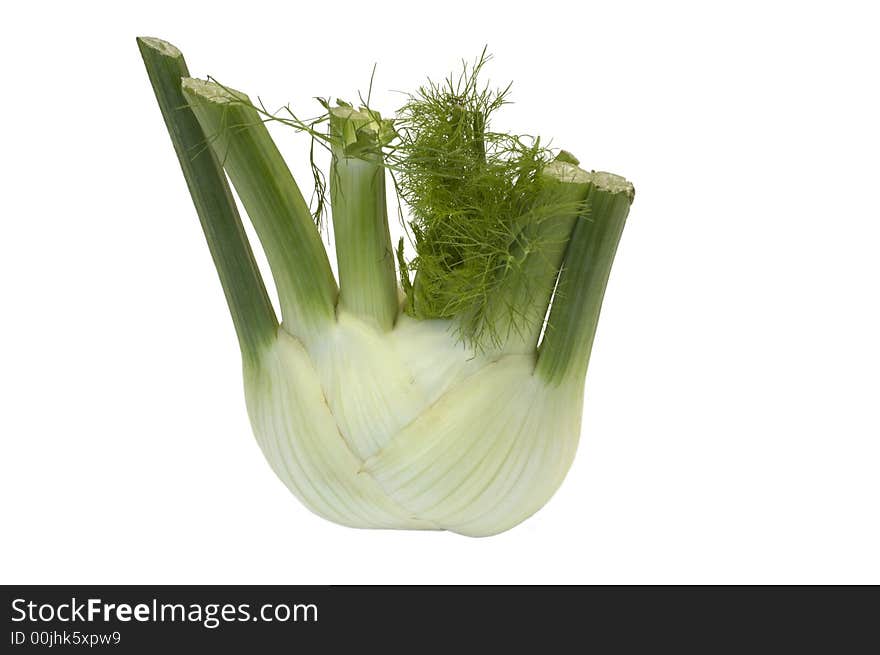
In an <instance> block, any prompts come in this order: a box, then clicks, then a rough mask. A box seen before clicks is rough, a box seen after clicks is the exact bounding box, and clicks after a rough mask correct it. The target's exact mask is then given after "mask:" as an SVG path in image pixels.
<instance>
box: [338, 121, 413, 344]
mask: <svg viewBox="0 0 880 655" xmlns="http://www.w3.org/2000/svg"><path fill="white" fill-rule="evenodd" d="M329 114H330V131H331V135H332V136H333V146H332V156H333V159H332V163H331V169H330V203H331V208H332V214H333V232H334V237H335V241H336V259H337V262H338V265H339V307H340V308H343V309H345V310H347V311H349V312H351V313H352V314H354V315H355V316H357V317H359V318H361V319H363V320H366V321H370V322H373V323H375V324H376V325H377V326H378V327H379V329H381V330H382V331H385V332H387V331H388V330H391V328H393V327H394V321H395V319H396V318H397V310H398V304H399V302H398V295H397V279H396V277H395V272H394V251H393V250H392V248H391V233H390V231H389V228H388V211H387V208H386V200H385V164H384V162H383V161H382V154H381V151H380V150H379V148H378V147H376V150H375V152H369V153H359V154H358V156H356V157H355V156H348V155H346V153H345V148H346V146H349V145H350V144H352V143H353V142H354V141H355V140H356V138H357V135H358V133H360V134H361V135H365V134H366V135H370V134H372V133H373V132H374V131H378V129H379V126H378V125H377V124H376V118H377V117H376V116H374V115H373V114H371V113H369V112H366V111H357V110H355V109H353V108H351V107H345V106H343V107H334V108H332V109H330V111H329ZM373 128H375V130H373ZM367 138H370V137H369V136H367Z"/></svg>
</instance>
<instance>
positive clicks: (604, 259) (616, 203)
mask: <svg viewBox="0 0 880 655" xmlns="http://www.w3.org/2000/svg"><path fill="white" fill-rule="evenodd" d="M591 178H592V183H591V185H590V190H589V192H588V194H587V201H588V203H589V208H590V214H589V218H585V219H581V220H578V221H577V223H576V224H575V227H574V231H573V232H572V235H571V240H570V241H569V243H568V248H567V250H566V252H565V262H564V264H563V269H562V271H561V273H560V274H559V283H558V285H557V290H556V293H555V295H554V298H553V307H552V308H551V310H550V318H549V320H548V324H547V330H546V332H545V334H544V339H543V341H542V342H541V347H540V349H539V353H538V364H537V368H536V372H537V373H538V375H540V376H541V377H542V378H543V379H544V380H546V381H547V382H548V383H550V384H556V385H560V384H563V383H577V382H582V381H583V379H584V376H585V375H586V373H587V365H588V364H589V361H590V351H591V350H592V347H593V338H594V336H595V335H596V326H597V324H598V321H599V311H600V309H601V307H602V298H603V296H604V295H605V286H606V285H607V283H608V276H609V274H610V273H611V264H612V263H613V261H614V255H615V253H616V252H617V244H618V243H619V242H620V236H621V234H622V233H623V226H624V224H625V222H626V217H627V214H629V208H630V205H631V204H632V200H633V196H634V191H633V186H632V184H630V183H629V182H627V181H626V180H625V179H623V178H622V177H620V176H618V175H612V174H610V173H592V174H591Z"/></svg>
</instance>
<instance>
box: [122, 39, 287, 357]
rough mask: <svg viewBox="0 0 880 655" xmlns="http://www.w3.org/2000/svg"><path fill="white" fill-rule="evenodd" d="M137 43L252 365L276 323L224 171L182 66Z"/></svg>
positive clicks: (161, 48)
mask: <svg viewBox="0 0 880 655" xmlns="http://www.w3.org/2000/svg"><path fill="white" fill-rule="evenodd" d="M137 44H138V48H139V49H140V52H141V57H142V58H143V60H144V66H146V69H147V74H148V75H149V78H150V83H151V84H152V86H153V91H154V92H155V94H156V100H157V102H158V104H159V109H160V111H161V112H162V117H163V118H164V119H165V125H166V126H167V128H168V133H169V134H170V135H171V142H172V144H173V145H174V150H175V152H176V153H177V159H178V161H179V162H180V167H181V168H182V169H183V175H184V177H185V178H186V183H187V186H188V187H189V192H190V195H191V196H192V199H193V204H194V205H195V208H196V213H197V214H198V215H199V221H200V222H201V224H202V230H203V231H204V233H205V238H206V239H207V241H208V248H209V249H210V251H211V257H212V258H213V259H214V265H215V266H216V268H217V273H218V274H219V275H220V284H221V285H222V286H223V292H224V294H225V295H226V302H227V303H228V305H229V311H230V313H231V314H232V322H233V324H234V325H235V332H236V334H237V335H238V342H239V346H240V347H241V353H242V358H243V360H244V362H245V365H246V366H255V365H256V364H257V363H258V362H259V358H260V353H261V351H262V349H263V348H264V347H265V346H266V345H267V344H269V343H270V342H271V341H272V340H273V339H274V338H275V333H276V330H277V329H278V320H277V318H276V317H275V312H274V311H273V310H272V305H271V303H270V302H269V296H268V295H267V294H266V288H265V286H264V285H263V279H262V278H261V277H260V272H259V269H258V268H257V264H256V262H255V261H254V256H253V253H252V252H251V248H250V244H249V243H248V240H247V236H246V234H245V231H244V227H243V226H242V223H241V217H240V216H239V214H238V209H237V208H236V206H235V200H234V199H233V197H232V192H231V191H230V189H229V185H228V184H227V183H226V177H225V176H224V175H223V169H222V168H221V167H220V163H219V162H218V161H217V157H216V156H215V154H214V153H213V152H211V150H209V149H205V148H204V144H205V143H206V137H205V133H204V132H203V131H202V128H201V126H200V125H199V123H198V121H197V120H196V117H195V115H194V114H193V112H192V111H191V110H190V109H189V108H188V107H187V105H186V100H185V99H184V97H183V94H182V93H181V79H182V78H184V77H188V76H189V71H188V70H187V67H186V62H185V61H184V59H183V55H182V54H181V52H180V51H179V50H178V49H177V48H175V47H174V46H173V45H171V44H170V43H166V42H165V41H161V40H159V39H154V38H150V37H140V38H138V39H137Z"/></svg>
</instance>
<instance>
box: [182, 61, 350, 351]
mask: <svg viewBox="0 0 880 655" xmlns="http://www.w3.org/2000/svg"><path fill="white" fill-rule="evenodd" d="M182 88H183V95H184V97H185V98H186V100H187V102H188V103H189V106H190V107H191V108H192V110H193V112H194V113H195V116H196V118H197V119H198V121H199V123H200V124H201V126H202V129H203V130H204V132H205V133H206V134H208V135H209V142H210V147H211V149H213V151H214V152H215V154H216V155H217V157H218V158H219V159H220V161H221V162H222V163H223V167H224V168H225V169H226V173H227V174H228V175H229V179H230V180H231V181H232V184H233V186H234V187H235V190H236V191H237V192H238V195H239V198H241V201H242V204H243V205H244V207H245V209H246V210H247V213H248V216H249V217H250V219H251V221H252V222H253V224H254V228H255V229H256V231H257V235H258V236H259V238H260V242H261V243H262V245H263V249H264V250H265V252H266V258H267V259H268V260H269V266H270V268H271V269H272V276H273V277H274V279H275V285H276V287H277V289H278V299H279V302H280V305H281V315H282V318H283V327H284V328H285V329H286V330H287V331H288V332H290V333H291V334H293V335H294V336H297V337H299V338H301V339H302V340H303V341H305V342H308V341H310V340H311V339H312V338H314V337H315V336H316V335H318V334H320V333H321V332H322V331H323V330H325V329H326V328H327V326H328V325H329V324H331V323H332V322H333V321H335V311H336V297H337V293H338V289H337V287H336V280H335V279H334V277H333V272H332V271H331V270H330V262H329V260H328V259H327V253H326V251H325V250H324V246H323V244H322V243H321V238H320V235H319V234H318V230H317V228H316V227H315V224H314V223H313V222H312V216H311V214H310V213H309V208H308V205H307V204H306V201H305V200H304V199H303V196H302V193H301V192H300V190H299V187H297V185H296V182H295V181H294V179H293V176H292V175H291V174H290V169H288V167H287V164H286V163H285V162H284V159H283V158H282V156H281V153H280V152H278V148H277V147H276V146H275V143H274V142H273V141H272V137H271V136H269V131H268V130H267V129H266V126H265V124H264V123H263V121H262V119H261V118H260V116H259V114H258V113H257V112H256V110H255V109H254V108H253V106H252V105H251V102H250V100H249V99H248V98H247V96H245V95H244V94H242V93H240V92H238V91H233V90H231V89H227V88H226V87H221V86H220V85H218V84H216V83H214V82H205V81H203V80H197V79H193V78H185V79H184V80H183V82H182Z"/></svg>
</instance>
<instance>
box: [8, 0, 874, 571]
mask: <svg viewBox="0 0 880 655" xmlns="http://www.w3.org/2000/svg"><path fill="white" fill-rule="evenodd" d="M869 6H870V4H869V3H864V4H855V3H847V2H837V3H833V4H831V3H823V4H818V3H809V2H797V3H772V2H760V3H749V2H736V3H728V4H727V6H726V7H721V5H720V3H692V4H686V3H677V2H673V3H651V2H645V3H632V2H614V3H610V2H602V3H594V2H572V3H568V4H566V3H563V2H554V3H545V4H543V5H542V4H541V3H535V2H523V3H517V2H512V1H508V2H496V3H478V2H473V1H471V2H455V1H446V2H442V3H440V4H439V5H438V4H437V3H430V2H428V3H417V2H401V3H391V2H387V3H383V2H371V3H364V2H360V3H357V4H356V5H354V4H352V5H346V3H344V2H341V1H340V0H336V1H334V2H332V3H298V2H283V3H272V2H259V3H242V2H236V3H226V2H219V1H217V0H214V1H212V2H188V3H183V2H157V1H153V2H149V3H137V4H134V3H118V2H117V3H107V4H106V5H99V4H97V3H79V2H77V3H57V4H54V5H53V4H47V3H14V4H12V5H9V6H7V7H6V8H5V9H4V10H3V13H4V15H3V19H2V27H0V30H2V39H0V67H2V76H0V79H2V83H3V91H2V94H3V98H2V103H0V113H2V123H0V124H2V126H3V134H2V146H0V147H2V157H0V167H2V175H0V180H2V186H0V188H2V193H0V203H2V234H0V285H2V286H0V290H2V304H0V312H2V322H0V336H2V338H0V403H2V410H0V439H2V441H0V449H2V450H0V503H2V505H0V507H2V510H0V512H2V513H0V525H2V528H0V530H2V533H3V536H2V538H0V582H4V583H24V582H31V583H50V582H55V583H62V582H73V583H77V582H102V583H154V582H156V583H159V582H164V583H321V584H323V583H386V582H387V583H394V582H417V583H430V582H435V583H517V582H525V583H538V582H559V583H568V582H571V583H575V582H577V583H709V582H712V583H832V582H833V583H858V582H873V583H880V557H878V556H877V554H878V552H880V520H878V515H880V512H878V501H880V476H878V467H880V442H878V437H880V420H878V391H880V374H878V371H880V347H878V342H880V312H878V296H880V294H878V280H880V258H878V251H880V200H878V197H880V196H878V176H880V175H878V174H880V164H878V161H880V160H878V153H880V130H878V121H877V117H878V116H880V102H878V96H877V63H878V61H880V46H878V39H877V33H876V26H877V20H876V17H875V16H871V15H869V10H868V9H867V7H869ZM139 34H145V35H152V36H160V37H163V38H166V39H168V40H170V41H171V42H173V43H175V44H177V45H178V46H179V47H180V48H181V49H182V50H183V51H184V53H185V55H186V57H187V60H188V63H189V66H190V69H191V71H192V72H193V73H194V74H196V75H202V76H204V75H208V74H210V75H213V76H215V77H217V78H219V79H221V81H223V82H224V83H228V84H229V85H231V86H235V87H237V88H241V89H242V90H245V91H247V92H249V93H251V94H252V95H254V96H256V95H260V96H261V97H262V98H263V99H264V100H265V101H266V102H267V103H268V104H270V105H281V104H283V103H286V102H292V103H293V104H294V106H296V107H303V108H305V109H306V110H307V111H306V112H305V113H308V110H309V109H310V108H311V107H314V105H311V104H310V100H309V99H310V98H311V97H312V96H315V95H334V96H335V95H342V96H348V97H353V96H354V95H355V94H354V92H355V91H356V90H357V89H365V88H366V85H367V81H368V79H369V74H370V70H371V67H372V65H373V63H374V62H377V63H378V64H379V67H378V72H377V77H376V83H375V88H374V96H373V100H374V105H375V106H378V107H388V108H393V107H395V106H397V105H398V104H399V100H400V96H399V95H396V94H394V93H393V92H392V90H393V89H406V90H410V89H414V88H415V86H416V85H418V84H419V83H420V82H421V81H423V80H424V78H425V76H426V75H428V74H430V75H433V76H442V75H444V74H445V73H447V72H448V71H449V70H451V69H452V68H454V67H455V66H456V65H457V62H458V61H459V59H460V58H461V57H467V58H472V57H473V56H475V55H476V54H477V53H478V52H479V50H480V49H481V48H482V47H483V45H484V44H488V45H489V49H490V50H491V52H492V53H494V55H495V60H494V61H493V63H492V64H491V65H490V66H489V68H488V72H489V74H490V76H491V78H492V79H493V80H494V81H497V82H498V83H502V82H506V81H508V80H511V79H512V80H514V81H515V84H514V95H513V98H514V100H515V101H516V104H514V105H512V106H510V107H508V108H507V110H506V111H505V112H504V113H503V115H502V118H501V119H500V123H499V124H498V127H501V128H505V129H516V130H518V131H520V132H539V133H541V134H543V135H545V136H548V137H553V139H554V144H556V145H559V146H564V147H565V148H567V149H569V150H572V151H573V152H575V153H576V154H577V155H578V156H579V157H580V158H581V160H582V162H583V164H584V165H585V166H587V167H590V168H598V169H605V170H611V171H616V172H618V173H621V174H624V175H626V176H627V177H628V178H630V179H631V180H633V181H634V183H635V185H636V189H637V193H636V201H635V204H634V206H633V210H632V213H631V215H630V221H629V224H628V226H627V228H626V232H625V234H624V237H623V241H622V245H621V247H620V251H619V254H618V259H617V261H616V263H615V268H614V271H613V273H612V278H611V281H610V284H609V288H608V294H607V296H606V302H605V306H604V310H603V315H602V320H601V322H600V326H599V332H598V336H597V339H596V343H595V349H594V356H593V360H592V363H591V368H590V372H589V375H588V380H587V393H586V405H585V413H584V432H583V437H582V441H581V447H580V451H579V453H578V456H577V459H576V461H575V464H574V466H573V468H572V470H571V472H570V474H569V476H568V478H567V480H566V482H565V483H564V485H563V486H562V488H561V490H560V491H559V492H558V493H557V495H556V496H555V497H554V498H553V500H551V502H550V503H549V504H548V505H547V507H545V508H544V509H543V510H542V511H541V512H539V513H538V514H537V515H536V516H535V517H533V518H532V519H530V520H529V521H527V522H526V523H524V524H523V525H521V526H519V527H517V528H516V529H514V530H512V531H510V532H507V533H505V534H502V535H500V536H497V537H493V538H488V539H480V540H475V539H468V538H464V537H460V536H456V535H453V534H445V533H405V532H380V531H358V530H352V529H347V528H342V527H339V526H336V525H333V524H330V523H327V522H325V521H323V520H321V519H319V518H317V517H315V516H313V515H312V514H310V513H309V512H308V511H306V510H305V509H304V508H303V507H302V506H300V505H299V503H298V502H297V501H296V500H295V499H294V497H293V496H291V495H290V494H289V493H288V492H287V491H286V489H285V488H284V487H283V485H282V484H281V483H280V482H279V481H278V480H276V478H275V476H274V475H273V474H272V473H271V472H270V470H269V467H268V466H267V464H266V463H265V461H264V460H263V457H262V455H261V454H260V451H259V449H258V448H257V446H256V444H255V442H254V440H253V438H252V436H251V432H250V427H249V425H248V420H247V416H246V413H245V407H244V400H243V395H242V383H241V377H240V368H239V366H240V363H239V356H238V352H237V348H236V340H235V335H234V332H233V329H232V324H231V321H230V320H229V317H228V314H227V310H226V307H225V303H224V299H223V294H222V293H221V290H220V286H219V284H218V281H217V277H216V273H215V272H214V270H213V267H212V264H211V260H210V257H209V255H208V249H207V247H206V246H205V243H204V239H203V236H202V234H201V232H200V228H199V224H198V220H197V218H196V215H195V211H194V210H193V207H192V204H191V202H190V199H189V196H188V194H187V190H186V187H185V184H184V181H183V178H182V176H181V173H180V170H179V167H178V165H177V162H176V160H175V157H174V153H173V151H172V148H171V144H170V141H169V139H168V136H167V133H166V132H165V127H164V125H163V123H162V120H161V117H160V114H159V111H158V109H157V107H156V104H155V101H154V98H153V94H152V91H151V89H150V86H149V84H148V81H147V77H146V74H145V72H144V70H143V67H142V64H141V61H140V58H139V54H138V51H137V48H136V46H135V41H134V37H135V36H136V35H139ZM273 133H274V134H275V136H276V138H277V140H278V141H279V143H280V145H281V148H282V151H283V152H284V153H285V155H286V156H287V157H288V159H289V161H290V164H291V167H292V168H293V170H294V173H295V175H296V176H297V178H298V179H299V180H300V181H301V183H303V186H304V188H305V189H306V194H307V195H308V187H307V186H306V185H305V183H306V182H308V181H309V177H308V170H307V168H306V163H307V157H306V152H305V145H306V144H305V142H304V141H303V140H302V139H300V138H299V137H295V136H293V135H292V134H291V133H290V132H289V131H285V130H284V129H283V128H282V129H274V130H273Z"/></svg>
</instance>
